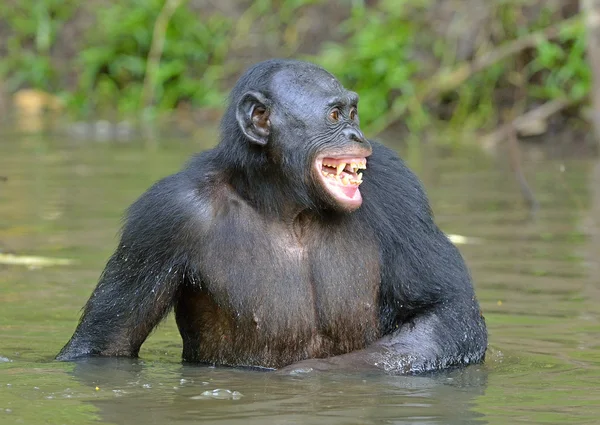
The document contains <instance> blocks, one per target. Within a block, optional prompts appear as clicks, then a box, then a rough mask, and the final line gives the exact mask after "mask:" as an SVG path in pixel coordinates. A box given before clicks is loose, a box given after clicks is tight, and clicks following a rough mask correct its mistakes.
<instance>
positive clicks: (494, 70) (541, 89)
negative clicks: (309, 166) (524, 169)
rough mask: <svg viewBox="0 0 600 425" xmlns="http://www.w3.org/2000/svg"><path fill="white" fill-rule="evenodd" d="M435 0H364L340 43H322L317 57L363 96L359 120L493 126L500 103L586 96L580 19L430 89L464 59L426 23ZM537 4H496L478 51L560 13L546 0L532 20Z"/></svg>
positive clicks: (509, 0)
mask: <svg viewBox="0 0 600 425" xmlns="http://www.w3.org/2000/svg"><path fill="white" fill-rule="evenodd" d="M432 4H433V3H432V2H431V1H427V0H401V1H391V0H387V1H382V2H380V3H378V4H377V5H376V6H374V7H369V8H367V7H366V6H364V5H363V4H362V2H358V4H356V5H355V6H354V7H353V8H352V16H351V17H350V18H349V19H348V21H347V22H345V25H344V26H343V29H342V30H343V32H344V34H345V35H346V36H347V38H346V39H345V40H344V42H343V43H338V44H327V45H325V46H324V48H323V49H322V54H321V56H320V58H318V60H319V62H320V63H321V64H323V65H324V66H326V67H327V68H328V69H330V70H331V71H332V72H333V73H334V74H336V75H337V76H339V77H340V79H341V80H342V81H343V82H344V83H346V84H348V85H349V86H351V87H353V88H354V89H355V90H357V91H359V92H360V93H361V102H360V105H361V106H360V107H361V120H362V122H363V123H364V124H366V125H367V127H368V126H372V127H373V128H374V129H376V130H379V129H382V128H385V126H386V125H388V124H390V123H391V122H394V121H395V120H400V121H402V122H403V123H404V124H405V125H406V126H407V127H408V129H409V130H410V131H411V133H415V132H416V133H419V132H422V131H423V130H424V129H426V128H428V127H431V126H432V125H434V124H436V123H437V124H440V123H441V122H444V125H445V127H446V129H448V130H453V131H464V130H469V129H470V130H480V129H483V128H489V127H492V126H495V125H496V124H497V122H498V120H499V119H500V117H499V116H498V115H499V112H498V111H499V110H501V109H502V108H499V105H502V106H513V105H515V106H517V108H521V109H523V108H527V107H528V106H527V105H528V104H529V103H532V102H536V101H548V100H552V99H557V98H568V99H571V100H575V101H579V100H582V99H583V98H584V97H585V96H587V95H588V93H589V91H590V87H591V86H590V84H591V83H590V70H589V66H588V64H587V62H586V58H585V31H584V27H583V25H582V24H581V23H580V22H579V21H575V23H571V22H568V24H565V25H564V28H562V31H561V36H560V37H559V38H558V39H557V40H552V41H542V42H541V43H540V44H539V46H538V47H537V48H531V49H525V50H524V51H522V52H519V53H517V54H514V55H511V56H509V57H508V58H506V59H504V60H502V61H500V62H498V63H494V64H491V65H489V66H486V67H484V69H482V70H479V71H478V72H475V73H473V74H472V75H469V78H468V79H467V80H466V81H464V82H462V83H460V84H456V85H455V86H454V87H452V84H451V85H450V88H448V89H445V90H432V87H435V86H436V85H438V86H441V85H442V81H443V80H444V78H445V76H447V75H452V72H453V71H455V70H458V69H460V67H461V66H464V63H460V62H458V61H457V60H456V58H455V56H454V52H455V51H456V49H455V46H454V45H453V44H452V41H451V40H449V39H448V40H447V39H443V38H440V37H439V36H435V35H434V33H433V31H432V30H431V29H430V26H429V24H428V21H427V19H428V17H427V14H428V6H431V5H432ZM532 4H533V3H532V2H530V1H522V0H506V1H500V2H497V3H496V4H495V5H494V6H493V7H492V13H493V17H492V21H493V25H492V27H491V28H485V29H484V30H483V31H489V33H486V34H481V35H480V36H479V37H480V38H482V39H487V40H488V41H486V42H485V43H480V46H478V48H477V51H476V57H478V56H481V55H484V54H485V53H487V52H490V51H492V50H493V49H496V48H498V47H499V46H501V45H503V44H505V43H510V42H512V41H514V40H516V39H518V38H520V37H523V36H527V35H528V34H530V33H532V32H534V31H539V30H542V29H544V28H547V27H548V26H549V25H556V23H557V22H560V19H562V18H561V17H560V16H559V15H558V14H557V10H558V9H557V6H556V5H555V4H543V3H541V8H540V10H539V12H538V13H537V15H534V16H537V18H536V19H533V20H532V19H530V18H527V19H526V18H525V17H524V16H525V12H524V10H525V8H526V7H530V6H531V5H532ZM492 40H494V42H493V44H492V43H490V41H492ZM427 55H429V56H430V59H431V57H432V58H433V59H434V60H435V61H437V69H434V70H431V69H425V67H424V66H423V64H424V63H428V64H430V63H431V61H430V60H429V61H428V60H425V61H424V60H423V57H424V56H425V57H426V56H427ZM429 68H431V67H429ZM434 68H435V67H434ZM459 81H460V80H459ZM445 86H446V85H444V87H445ZM432 93H433V95H432ZM516 113H519V112H516Z"/></svg>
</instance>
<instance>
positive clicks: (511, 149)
mask: <svg viewBox="0 0 600 425" xmlns="http://www.w3.org/2000/svg"><path fill="white" fill-rule="evenodd" d="M508 157H509V160H510V161H509V162H510V166H511V168H512V170H513V172H514V173H515V176H516V177H517V182H518V183H519V187H520V188H521V193H522V194H523V198H525V202H527V205H528V206H529V214H530V217H531V218H534V217H535V215H536V214H537V212H538V210H539V207H540V204H539V203H538V201H537V199H536V198H535V195H534V194H533V190H531V187H530V186H529V184H528V183H527V178H526V177H525V173H523V164H522V159H521V149H520V148H519V140H518V139H517V130H516V129H515V128H514V127H513V129H512V131H511V132H510V134H509V136H508Z"/></svg>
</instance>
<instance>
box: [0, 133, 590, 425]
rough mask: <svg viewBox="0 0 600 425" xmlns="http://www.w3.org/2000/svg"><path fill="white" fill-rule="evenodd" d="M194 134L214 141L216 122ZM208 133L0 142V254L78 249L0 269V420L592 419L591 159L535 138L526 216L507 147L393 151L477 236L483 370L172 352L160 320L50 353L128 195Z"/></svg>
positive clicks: (73, 315) (174, 166)
mask: <svg viewBox="0 0 600 425" xmlns="http://www.w3.org/2000/svg"><path fill="white" fill-rule="evenodd" d="M201 139H202V140H210V141H212V140H216V139H215V133H214V131H208V132H207V134H206V135H205V137H201ZM211 144H212V143H208V144H205V145H201V143H196V142H191V141H182V140H167V139H164V140H161V141H158V142H154V143H152V144H144V143H141V142H140V143H136V142H130V143H124V142H118V143H109V142H103V143H99V142H92V141H85V140H81V139H79V140H74V139H52V138H41V137H33V136H28V137H17V136H13V137H2V138H0V252H5V253H16V254H21V255H42V256H47V257H57V258H72V259H75V260H77V263H76V264H75V265H71V266H56V267H48V268H37V269H36V268H33V269H30V268H26V267H23V266H7V265H0V424H2V423H32V424H37V423H44V422H47V423H65V424H84V423H92V422H94V423H98V421H100V423H112V424H133V423H147V424H154V423H156V424H165V423H170V424H185V423H196V422H199V421H201V422H203V423H227V424H229V423H231V424H237V423H244V424H248V425H249V424H254V423H257V424H258V423H261V424H262V423H278V424H279V423H281V424H304V423H315V424H316V423H318V424H337V423H340V424H342V423H343V424H352V423H356V424H371V423H373V424H375V423H394V424H408V423H419V424H433V423H435V424H438V423H439V424H454V423H455V424H465V423H466V424H471V423H473V424H475V423H477V424H478V423H490V424H495V423H497V424H505V423H523V422H530V423H570V424H584V423H594V422H595V421H596V420H597V418H598V416H599V415H600V407H599V406H598V392H597V391H598V390H597V386H598V382H600V320H599V319H600V309H599V308H598V305H599V303H600V264H599V262H598V259H599V258H600V231H599V221H600V162H597V161H594V160H592V159H571V160H557V159H549V158H548V157H547V156H545V155H544V154H543V152H539V151H537V150H533V149H529V150H528V152H526V153H527V154H526V155H525V157H526V158H527V161H526V164H525V170H526V175H527V177H528V179H529V181H530V184H531V186H532V188H533V190H534V191H535V193H536V196H537V198H538V200H539V202H540V212H539V214H538V216H537V218H536V220H528V213H527V211H526V209H525V207H524V205H523V202H522V199H521V196H520V193H519V189H518V186H517V183H516V181H515V179H514V177H513V175H512V173H511V172H510V169H509V167H508V165H507V163H506V161H505V160H504V159H503V157H502V156H492V155H487V154H484V153H482V152H480V151H479V150H477V149H463V150H461V151H459V152H454V153H452V154H448V153H444V152H440V151H437V152H430V151H428V150H427V149H425V148H424V149H422V150H420V151H418V152H413V151H410V152H407V151H404V150H402V153H404V154H405V157H406V158H407V160H408V162H409V164H410V165H411V166H412V168H413V169H415V170H416V172H417V173H418V174H419V176H420V177H421V178H422V180H423V182H424V183H425V186H426V188H427V191H428V193H429V195H430V198H431V201H432V205H433V208H434V211H435V213H436V217H437V221H438V223H439V224H440V226H441V227H442V228H443V230H445V231H446V232H448V233H455V234H460V235H465V236H468V237H471V238H473V243H471V244H467V245H461V246H460V249H461V251H462V252H463V254H464V256H465V257H466V259H467V262H468V264H469V266H470V267H471V269H472V272H473V276H474V279H475V282H476V289H477V293H478V297H479V299H480V302H481V305H482V308H483V310H484V312H485V315H486V318H487V323H488V328H489V330H490V350H489V353H488V361H487V363H486V364H485V365H483V366H474V367H469V368H467V369H464V370H454V371H448V372H445V373H441V374H436V375H433V376H423V377H390V376H385V375H380V374H377V375H364V374H357V375H353V376H344V375H336V374H330V373H324V374H320V375H316V376H303V377H300V376H298V377H283V376H276V375H273V374H269V373H263V372H256V371H247V370H231V369H224V368H217V369H214V368H205V367H190V366H183V365H181V363H180V361H179V358H180V355H181V341H180V337H179V334H178V332H177V329H176V326H175V324H174V320H173V318H172V317H170V318H169V319H168V320H167V321H166V322H165V323H164V324H163V325H162V326H161V327H160V328H159V330H157V332H155V334H153V335H152V336H151V337H150V339H149V340H148V341H147V343H146V344H145V345H144V346H143V347H142V351H141V353H140V355H141V360H137V361H132V360H114V359H95V360H88V361H82V362H79V363H76V364H73V363H57V362H54V361H53V360H52V359H53V356H54V355H55V354H56V353H57V352H58V350H59V349H60V348H61V347H62V345H63V344H64V343H65V342H66V341H67V339H68V338H69V337H70V335H71V333H72V332H73V329H74V327H75V324H76V321H77V319H78V317H79V313H80V308H81V306H82V305H83V303H84V302H85V300H86V299H87V297H88V296H89V294H90V292H91V290H92V288H93V287H94V285H95V283H96V280H97V278H98V275H99V273H100V271H101V270H102V268H103V266H104V263H105V261H106V259H107V258H108V256H109V255H110V254H111V252H112V250H113V249H114V246H115V244H116V241H117V239H116V234H117V230H118V227H119V225H120V218H121V216H122V213H123V211H124V209H125V208H126V207H127V206H128V205H129V204H130V203H131V202H132V201H133V200H134V199H135V198H136V197H137V196H139V195H140V194H141V193H142V192H143V191H144V190H145V189H146V188H147V187H148V186H150V184H152V183H153V182H154V181H155V180H157V179H159V178H161V177H163V176H165V175H167V174H169V173H172V172H174V171H176V170H178V169H179V168H180V167H181V166H182V165H183V163H184V162H185V160H186V159H187V157H188V155H189V154H191V153H192V152H195V151H197V150H200V149H203V148H206V147H209V146H210V145H211ZM399 149H400V148H399ZM215 390H219V391H216V392H215ZM227 390H229V391H230V392H231V393H229V392H227ZM234 391H237V392H239V393H240V394H241V395H237V394H236V396H235V397H234V396H233V394H232V393H233V392H234Z"/></svg>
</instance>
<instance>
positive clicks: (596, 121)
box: [580, 0, 600, 148]
mask: <svg viewBox="0 0 600 425" xmlns="http://www.w3.org/2000/svg"><path fill="white" fill-rule="evenodd" d="M580 8H581V11H582V12H583V15H584V16H585V22H586V28H587V55H588V61H589V64H590V67H591V69H592V93H591V99H592V125H593V127H594V133H595V136H596V142H597V143H598V147H599V148H600V0H581V3H580Z"/></svg>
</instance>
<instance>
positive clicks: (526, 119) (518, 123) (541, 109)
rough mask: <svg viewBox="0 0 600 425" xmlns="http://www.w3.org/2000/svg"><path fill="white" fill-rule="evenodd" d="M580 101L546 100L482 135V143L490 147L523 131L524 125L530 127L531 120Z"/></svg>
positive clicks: (544, 119)
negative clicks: (512, 134)
mask: <svg viewBox="0 0 600 425" xmlns="http://www.w3.org/2000/svg"><path fill="white" fill-rule="evenodd" d="M579 102H581V99H579V100H568V99H555V100H551V101H550V102H546V103H544V104H543V105H541V106H538V107H537V108H534V109H532V110H531V111H527V112H525V113H524V114H523V115H520V116H518V117H517V118H515V119H514V120H512V121H511V122H508V123H506V124H504V125H502V126H500V127H499V128H498V129H496V130H495V131H493V132H492V133H489V134H488V135H486V136H484V137H483V139H482V143H483V144H484V145H485V146H488V147H492V146H495V145H497V144H498V143H500V142H502V141H504V140H506V139H507V138H508V137H509V136H510V135H511V133H515V132H519V131H524V130H525V128H526V127H530V126H531V123H532V122H540V121H546V120H547V119H548V118H550V117H551V116H552V115H554V114H556V113H558V112H560V111H562V110H563V109H566V108H568V107H569V106H572V105H575V104H577V103H579Z"/></svg>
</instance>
